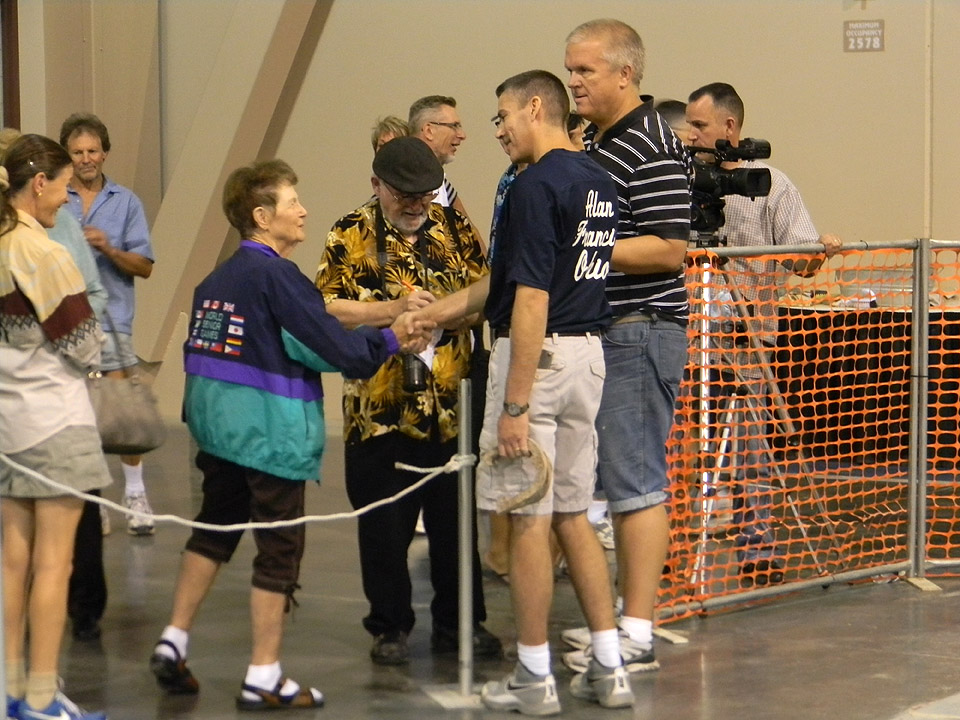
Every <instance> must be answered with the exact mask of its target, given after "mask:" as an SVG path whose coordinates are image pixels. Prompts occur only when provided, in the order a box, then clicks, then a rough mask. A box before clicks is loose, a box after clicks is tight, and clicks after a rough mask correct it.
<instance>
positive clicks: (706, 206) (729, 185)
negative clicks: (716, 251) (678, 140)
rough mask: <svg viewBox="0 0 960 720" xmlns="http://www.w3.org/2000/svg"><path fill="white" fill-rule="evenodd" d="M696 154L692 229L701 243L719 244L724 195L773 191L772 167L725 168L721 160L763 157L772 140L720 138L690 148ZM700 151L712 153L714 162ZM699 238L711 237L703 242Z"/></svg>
mask: <svg viewBox="0 0 960 720" xmlns="http://www.w3.org/2000/svg"><path fill="white" fill-rule="evenodd" d="M687 149H688V150H689V151H690V152H691V153H693V155H694V163H693V165H694V178H693V189H692V190H691V202H692V204H691V213H690V229H691V230H694V231H696V233H697V235H698V242H697V244H698V245H708V246H712V245H716V244H718V243H717V242H716V240H715V236H716V232H717V230H719V229H720V228H721V227H723V225H724V222H725V218H724V216H723V208H724V205H725V204H726V203H725V202H724V200H723V196H724V195H743V196H744V197H748V198H755V197H763V196H765V195H768V194H769V193H770V171H769V170H767V169H766V168H734V169H733V170H726V169H724V168H723V167H721V163H725V162H737V161H739V160H762V159H764V158H768V157H770V143H768V142H767V141H766V140H757V139H755V138H744V139H743V140H741V141H740V144H739V145H731V144H730V141H729V140H717V146H716V147H715V148H703V147H690V148H687ZM700 153H709V154H710V155H713V162H705V161H703V160H700V159H698V158H697V157H696V156H697V155H698V154H700ZM700 238H706V239H708V240H709V239H711V238H713V239H714V241H713V242H707V243H704V242H703V241H702V240H701V239H700Z"/></svg>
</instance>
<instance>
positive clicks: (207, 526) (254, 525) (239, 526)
mask: <svg viewBox="0 0 960 720" xmlns="http://www.w3.org/2000/svg"><path fill="white" fill-rule="evenodd" d="M0 460H3V462H5V463H6V464H7V465H9V466H10V467H12V468H14V469H16V470H19V471H20V472H23V473H26V474H27V475H29V476H30V477H32V478H34V479H36V480H39V481H40V482H42V483H43V484H45V485H48V486H50V487H52V488H54V489H55V490H59V491H61V492H62V493H63V494H64V495H73V496H74V497H78V498H80V499H81V500H87V501H88V502H92V503H97V504H98V505H103V506H104V507H106V508H108V509H110V510H116V511H117V512H119V513H121V514H123V515H129V516H130V517H135V518H139V519H141V520H145V519H150V520H153V521H154V522H168V523H171V524H173V525H181V526H183V527H188V528H192V529H199V530H211V531H214V532H235V531H237V530H271V529H275V528H284V527H293V526H295V525H305V524H306V523H312V522H331V521H334V520H348V519H350V518H357V517H360V516H361V515H364V514H366V513H368V512H370V511H372V510H376V509H377V508H379V507H382V506H384V505H389V504H390V503H393V502H396V501H397V500H399V499H400V498H403V497H406V496H407V495H409V494H410V493H413V492H416V491H417V490H419V489H420V488H421V487H423V486H424V485H426V484H427V483H428V482H430V481H431V480H433V479H434V478H435V477H437V476H438V475H444V474H447V473H457V472H459V471H460V469H461V468H464V467H469V466H471V465H473V464H474V463H475V462H476V461H477V456H476V455H473V454H456V455H452V456H451V457H450V460H448V461H447V462H446V464H444V465H440V466H438V467H432V468H421V467H417V466H415V465H407V464H406V463H401V462H398V463H394V466H395V467H396V468H397V469H398V470H407V471H410V472H419V473H427V474H426V475H424V476H423V477H422V478H420V479H419V480H417V482H415V483H414V484H413V485H410V486H409V487H406V488H404V489H403V490H401V491H400V492H398V493H397V494H396V495H392V496H390V497H387V498H381V499H380V500H377V501H376V502H372V503H370V504H369V505H364V506H363V507H361V508H357V509H356V510H351V511H350V512H339V513H332V514H330V515H303V516H301V517H298V518H293V519H291V520H275V521H273V522H245V523H234V524H232V525H214V524H212V523H205V522H197V521H196V520H187V519H185V518H182V517H180V516H178V515H171V514H162V515H155V514H150V513H142V512H138V511H136V510H130V509H129V508H125V507H123V506H122V505H118V504H117V503H115V502H113V501H112V500H107V499H106V498H102V497H97V496H96V495H89V494H87V493H84V492H81V491H79V490H75V489H74V488H72V487H69V486H67V485H63V484H61V483H58V482H57V481H56V480H51V479H50V478H48V477H45V476H44V475H41V474H40V473H38V472H36V471H35V470H31V469H30V468H28V467H25V466H23V465H21V464H20V463H18V462H16V461H15V460H12V459H10V458H9V457H7V456H6V455H5V454H3V453H0ZM289 482H307V481H299V480H290V481H289Z"/></svg>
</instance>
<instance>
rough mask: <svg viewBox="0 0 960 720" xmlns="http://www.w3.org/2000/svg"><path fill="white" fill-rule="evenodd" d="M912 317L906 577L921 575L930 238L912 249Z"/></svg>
mask: <svg viewBox="0 0 960 720" xmlns="http://www.w3.org/2000/svg"><path fill="white" fill-rule="evenodd" d="M913 267H914V275H913V279H914V283H913V320H912V323H911V325H912V327H911V331H910V356H911V357H910V361H911V369H910V435H909V437H910V455H909V461H908V462H909V472H908V475H909V478H910V480H909V482H910V489H909V493H910V494H909V501H908V517H909V521H908V524H907V548H908V554H909V558H910V573H909V574H910V577H911V578H923V576H924V574H925V570H926V568H925V562H926V539H927V538H926V534H927V393H928V392H929V387H928V383H929V380H930V371H929V367H928V357H927V352H928V348H929V347H930V345H929V342H930V241H929V240H928V239H920V240H919V242H918V243H917V248H916V250H915V251H914V262H913Z"/></svg>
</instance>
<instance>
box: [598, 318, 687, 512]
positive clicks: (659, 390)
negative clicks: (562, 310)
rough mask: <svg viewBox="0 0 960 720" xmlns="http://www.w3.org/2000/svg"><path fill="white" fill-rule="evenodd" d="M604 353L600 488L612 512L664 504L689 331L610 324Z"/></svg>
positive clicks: (663, 324) (665, 324)
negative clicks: (604, 378)
mask: <svg viewBox="0 0 960 720" xmlns="http://www.w3.org/2000/svg"><path fill="white" fill-rule="evenodd" d="M603 356H604V360H605V362H606V366H607V377H606V380H605V381H604V384H603V397H602V399H601V400H600V410H599V412H598V413H597V434H598V439H599V445H598V448H597V450H598V459H599V462H598V464H597V486H598V489H600V488H601V487H602V489H603V492H604V493H605V495H606V497H607V500H608V501H609V503H610V510H611V511H612V512H614V513H624V512H632V511H635V510H643V509H644V508H648V507H653V506H655V505H660V504H662V503H664V502H666V500H667V491H666V488H667V440H668V439H669V436H670V431H671V428H672V427H673V417H674V412H675V410H676V400H677V392H678V391H679V389H680V380H681V379H682V377H683V368H684V366H685V365H686V363H687V331H686V328H684V327H682V326H680V325H678V324H677V323H673V322H670V321H667V320H662V319H658V318H653V319H652V320H647V319H643V320H638V321H637V322H620V323H618V324H615V325H611V326H610V327H609V328H608V329H607V330H606V331H605V332H604V335H603Z"/></svg>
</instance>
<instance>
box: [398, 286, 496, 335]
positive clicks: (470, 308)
mask: <svg viewBox="0 0 960 720" xmlns="http://www.w3.org/2000/svg"><path fill="white" fill-rule="evenodd" d="M489 277H490V276H489V275H487V276H485V277H483V278H482V279H481V280H479V281H478V282H475V283H474V284H473V285H471V286H470V287H468V288H465V289H463V290H460V291H458V292H455V293H453V294H452V295H447V296H446V297H444V298H442V299H440V300H437V298H436V297H434V295H433V293H431V292H429V291H427V290H413V291H412V292H410V293H408V294H406V295H403V296H401V297H398V298H396V299H395V300H391V301H390V302H391V303H392V304H393V306H394V307H393V310H394V314H395V320H394V321H393V323H392V324H391V325H390V329H391V330H393V332H394V334H395V335H396V336H397V341H398V342H399V343H400V349H401V350H402V351H403V352H405V353H419V352H423V350H425V349H426V347H427V345H429V344H430V341H431V340H432V339H433V331H434V329H435V328H436V327H441V328H444V329H446V330H456V329H458V328H461V327H464V326H469V325H472V324H474V323H475V322H476V321H477V319H478V317H479V315H478V313H479V310H480V309H481V308H482V307H483V303H484V302H485V301H486V297H487V290H488V288H489Z"/></svg>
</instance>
